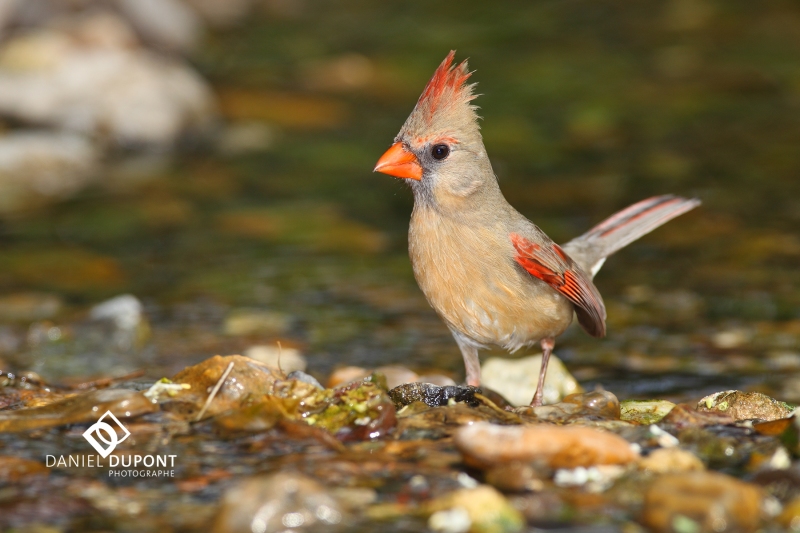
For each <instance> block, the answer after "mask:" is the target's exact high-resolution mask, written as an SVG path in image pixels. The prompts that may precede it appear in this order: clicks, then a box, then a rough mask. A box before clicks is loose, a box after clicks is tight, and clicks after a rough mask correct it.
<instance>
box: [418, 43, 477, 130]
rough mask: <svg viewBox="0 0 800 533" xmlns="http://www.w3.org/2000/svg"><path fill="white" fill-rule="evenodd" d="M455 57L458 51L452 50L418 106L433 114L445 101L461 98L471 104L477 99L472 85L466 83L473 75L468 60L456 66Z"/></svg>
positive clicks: (437, 70) (421, 97)
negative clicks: (469, 69)
mask: <svg viewBox="0 0 800 533" xmlns="http://www.w3.org/2000/svg"><path fill="white" fill-rule="evenodd" d="M455 55H456V51H455V50H450V53H449V54H447V57H445V58H444V61H442V63H441V64H440V65H439V68H437V69H436V72H434V73H433V77H431V81H429V82H428V85H426V86H425V90H424V91H422V95H421V96H420V97H419V101H418V102H417V105H423V106H425V107H426V108H427V111H428V112H429V113H431V114H432V113H434V112H435V111H436V109H437V108H438V107H439V106H440V105H441V104H442V102H443V101H447V100H449V99H456V97H461V99H463V100H466V101H467V102H469V101H470V100H473V99H474V98H475V95H474V94H472V85H471V84H469V85H466V84H465V83H464V82H466V81H467V79H469V77H470V76H471V75H472V72H469V71H468V70H467V60H466V59H465V60H464V61H462V62H461V63H459V64H458V65H455V66H454V65H453V58H455ZM448 97H449V98H448Z"/></svg>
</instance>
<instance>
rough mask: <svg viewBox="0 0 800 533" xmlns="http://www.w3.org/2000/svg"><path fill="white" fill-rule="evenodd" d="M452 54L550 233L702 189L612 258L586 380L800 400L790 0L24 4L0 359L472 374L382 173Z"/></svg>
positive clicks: (5, 159)
mask: <svg viewBox="0 0 800 533" xmlns="http://www.w3.org/2000/svg"><path fill="white" fill-rule="evenodd" d="M451 49H456V50H457V56H456V57H457V59H459V60H460V59H463V58H469V61H470V67H471V68H472V69H474V70H476V72H475V74H474V75H473V78H472V79H473V80H474V81H477V82H478V84H479V85H478V92H479V93H481V94H482V96H481V97H480V98H479V99H478V100H477V102H476V103H477V104H478V105H479V106H480V107H481V110H480V114H481V116H482V117H483V122H482V131H483V133H484V137H485V142H486V146H487V149H488V152H489V155H490V157H491V159H492V162H493V164H494V168H495V171H496V172H497V174H498V176H499V179H500V183H501V187H502V189H503V191H504V192H505V194H506V196H507V198H508V199H509V201H510V202H511V203H512V204H513V205H514V206H516V207H517V208H518V209H519V210H520V211H521V212H522V213H524V214H525V215H526V216H528V217H529V218H530V219H532V220H533V221H534V222H536V223H537V224H538V225H540V226H541V227H542V228H543V229H544V230H545V231H546V232H548V233H549V234H550V235H551V236H552V237H553V238H554V239H555V240H557V241H562V242H563V241H566V240H568V239H570V238H571V237H573V236H575V235H577V234H579V233H581V232H583V231H585V230H587V229H588V228H590V227H591V226H592V225H593V224H595V223H597V222H599V221H600V220H602V219H603V218H605V217H606V216H608V215H610V214H612V213H613V212H614V211H616V210H618V209H621V208H623V207H625V206H627V205H628V204H630V203H633V202H635V201H638V200H640V199H642V198H645V197H647V196H650V195H655V194H664V193H675V194H680V195H684V196H697V197H699V198H701V199H702V200H703V202H704V204H703V206H702V207H701V208H700V209H698V210H696V211H695V212H692V213H690V214H689V215H686V216H683V217H681V218H680V219H678V220H676V221H673V222H671V223H669V224H668V225H667V226H665V227H664V228H661V229H659V230H658V231H657V232H655V233H654V234H652V235H650V236H647V237H646V238H645V239H643V240H642V241H640V242H637V243H635V244H633V245H632V246H630V247H629V248H628V249H626V250H624V251H623V252H621V253H619V254H618V255H617V256H615V257H613V258H612V259H611V260H609V261H608V262H607V263H606V266H605V267H604V269H603V271H602V272H601V274H600V275H599V276H598V278H597V285H598V287H599V288H600V290H601V292H602V293H603V294H604V296H605V298H606V303H607V306H608V315H609V336H608V338H606V339H604V340H594V339H589V338H588V337H587V336H585V335H584V334H583V333H581V332H580V331H579V330H577V329H571V330H570V331H569V332H568V333H567V334H566V335H565V338H564V339H563V340H561V341H560V342H559V347H558V355H559V356H560V357H562V359H564V360H565V361H566V362H567V364H568V366H569V368H570V369H571V370H572V371H573V372H574V374H575V375H576V377H577V378H578V379H579V380H580V381H581V382H582V383H583V384H584V386H586V387H589V388H591V387H593V386H594V385H596V384H602V385H603V386H604V387H606V388H607V389H609V390H612V391H613V392H615V393H616V394H617V395H618V396H620V398H636V397H640V398H644V397H651V396H660V397H666V398H672V399H675V398H678V399H682V398H686V397H690V398H695V399H696V398H699V397H701V396H702V395H704V394H705V393H706V392H712V391H717V390H720V389H732V388H745V389H758V390H762V391H764V392H769V393H771V394H773V395H775V396H776V397H778V398H780V399H782V400H789V401H799V400H800V283H798V282H800V274H799V273H798V272H799V271H800V269H799V268H798V267H799V266H800V235H798V227H799V226H800V179H798V178H800V146H799V145H800V142H798V141H800V61H798V58H799V57H800V7H799V6H798V4H797V3H796V2H793V1H790V0H785V1H774V2H766V3H754V2H747V1H744V0H725V1H722V0H718V1H711V0H668V1H659V2H655V1H650V0H647V1H642V2H637V3H629V2H617V1H610V0H594V1H591V2H590V1H585V0H575V1H561V2H555V1H543V2H530V1H518V2H502V3H492V5H491V6H490V7H488V6H487V5H486V3H485V2H466V1H460V2H448V1H443V2H436V3H431V2H421V1H414V2H403V3H402V4H401V3H393V2H367V1H363V0H342V1H336V2H334V1H330V2H314V1H311V0H224V1H223V0H0V324H1V325H0V368H2V370H3V371H4V373H6V374H7V375H8V376H10V377H11V378H14V376H17V377H19V376H23V377H24V376H36V375H38V376H41V377H43V378H44V379H47V380H55V381H59V382H69V381H70V380H73V381H74V380H77V379H81V380H83V379H86V377H87V376H94V375H104V376H108V375H122V374H125V373H127V372H131V371H133V370H136V369H140V368H145V369H146V372H147V375H148V377H150V378H159V377H162V376H165V375H172V374H173V373H174V372H176V371H177V370H180V369H182V368H183V367H184V366H186V365H189V364H193V363H196V362H197V361H200V360H202V359H204V358H206V357H208V356H211V355H214V354H218V353H219V354H229V353H241V352H246V351H247V350H248V349H249V348H252V347H253V346H275V345H276V343H277V342H281V346H282V347H283V349H286V350H291V349H294V350H297V351H298V352H300V353H302V354H303V355H304V356H305V358H306V359H307V361H308V370H309V372H310V373H312V374H314V375H315V376H317V377H324V376H326V375H328V374H329V373H330V372H331V370H332V369H334V368H335V367H337V366H342V365H361V366H365V367H374V366H378V365H383V364H397V363H402V364H404V365H406V366H409V367H410V368H412V369H414V370H415V371H417V372H420V373H422V372H426V371H429V370H431V369H435V370H437V371H443V372H445V373H448V374H450V375H451V376H452V377H454V378H455V379H456V380H457V381H459V380H461V379H463V374H462V372H463V367H462V363H461V358H460V355H459V352H458V349H457V347H456V345H455V343H454V341H453V340H452V338H451V337H450V334H449V332H448V331H447V329H446V328H445V327H444V325H443V324H441V322H440V321H439V320H438V318H437V317H436V316H435V314H434V313H433V311H432V310H431V309H430V308H429V307H428V305H427V303H426V302H425V300H424V298H423V297H422V295H421V293H420V292H419V290H418V288H417V287H416V284H415V282H414V280H413V276H412V273H411V267H410V264H409V260H408V257H407V252H406V231H407V224H408V218H409V214H410V210H411V205H412V198H411V194H410V192H409V191H408V190H407V187H406V186H405V184H403V183H401V182H400V181H399V180H393V179H391V178H389V177H387V176H384V175H377V174H373V173H372V172H371V171H372V168H373V166H374V163H375V161H376V160H377V158H378V157H379V156H380V155H381V154H382V153H383V151H384V150H385V149H386V148H387V147H388V146H389V145H390V143H391V140H392V138H393V137H394V135H395V134H396V133H397V131H398V130H399V128H400V126H401V125H402V123H403V121H404V120H405V118H406V116H407V115H408V113H409V112H410V111H411V109H412V108H413V106H414V103H415V102H416V99H417V97H418V95H419V94H420V92H421V91H422V89H423V87H424V85H425V83H426V82H427V80H428V79H429V77H430V75H431V74H432V73H433V70H434V69H435V68H436V66H437V65H438V64H439V62H440V61H441V60H442V59H443V58H444V56H445V55H446V54H447V52H448V51H449V50H451ZM29 372H34V373H35V374H28V373H29Z"/></svg>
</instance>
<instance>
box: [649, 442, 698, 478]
mask: <svg viewBox="0 0 800 533" xmlns="http://www.w3.org/2000/svg"><path fill="white" fill-rule="evenodd" d="M639 468H640V469H641V470H644V471H646V472H650V473H653V474H667V473H677V472H693V471H700V470H705V466H704V465H703V462H702V461H701V460H700V459H699V458H698V457H697V456H696V455H695V454H693V453H692V452H689V451H686V450H682V449H680V448H659V449H657V450H653V451H652V452H650V455H648V456H647V457H644V458H642V459H641V460H640V461H639Z"/></svg>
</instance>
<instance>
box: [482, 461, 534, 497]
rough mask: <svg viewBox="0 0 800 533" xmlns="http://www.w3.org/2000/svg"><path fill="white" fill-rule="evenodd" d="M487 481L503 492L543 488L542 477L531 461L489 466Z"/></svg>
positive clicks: (486, 473) (486, 474) (486, 475)
mask: <svg viewBox="0 0 800 533" xmlns="http://www.w3.org/2000/svg"><path fill="white" fill-rule="evenodd" d="M485 479H486V483H488V484H489V485H492V486H493V487H496V488H497V489H500V490H502V491H503V492H524V491H528V490H541V489H542V488H543V483H542V478H541V475H540V473H539V471H538V470H537V469H536V468H534V467H533V466H532V465H531V464H530V463H525V462H521V461H512V462H510V463H503V464H499V465H497V466H493V467H491V468H489V469H488V470H487V471H486V472H485Z"/></svg>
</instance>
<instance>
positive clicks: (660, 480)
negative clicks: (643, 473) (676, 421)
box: [642, 472, 763, 533]
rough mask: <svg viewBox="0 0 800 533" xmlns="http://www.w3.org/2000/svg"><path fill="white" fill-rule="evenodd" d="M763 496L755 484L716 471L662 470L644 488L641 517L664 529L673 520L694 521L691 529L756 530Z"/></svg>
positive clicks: (671, 527)
mask: <svg viewBox="0 0 800 533" xmlns="http://www.w3.org/2000/svg"><path fill="white" fill-rule="evenodd" d="M762 498H763V494H762V491H761V490H760V489H759V488H758V487H756V486H754V485H750V484H748V483H743V482H741V481H739V480H737V479H734V478H732V477H730V476H726V475H724V474H719V473H716V472H689V473H682V474H665V475H663V476H659V477H657V478H656V479H655V481H653V483H652V484H651V485H650V487H648V488H647V490H646V491H645V495H644V509H643V511H642V521H643V522H644V524H645V526H647V527H648V528H650V529H651V530H652V531H656V532H664V533H667V532H669V533H672V532H673V531H675V524H676V521H691V522H693V524H688V525H689V526H691V527H692V530H693V531H737V532H748V531H755V530H756V528H757V527H758V525H759V521H760V511H761V501H762ZM687 530H688V529H687Z"/></svg>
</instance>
